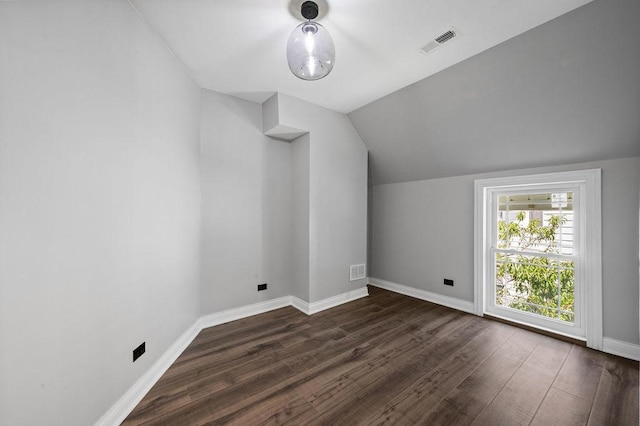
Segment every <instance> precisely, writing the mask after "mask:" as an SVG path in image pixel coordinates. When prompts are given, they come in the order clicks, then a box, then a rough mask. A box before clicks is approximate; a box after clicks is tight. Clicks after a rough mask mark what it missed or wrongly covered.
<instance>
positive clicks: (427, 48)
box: [420, 27, 460, 55]
mask: <svg viewBox="0 0 640 426" xmlns="http://www.w3.org/2000/svg"><path fill="white" fill-rule="evenodd" d="M458 36H460V31H458V30H457V29H455V28H453V27H451V28H449V29H448V30H446V31H445V32H443V33H442V34H440V35H439V36H437V37H434V38H433V40H431V41H430V42H429V43H427V44H425V45H424V46H422V47H421V48H420V53H422V54H425V55H426V54H428V53H430V52H432V51H433V50H435V49H437V48H438V47H440V46H442V45H443V44H445V43H446V42H448V41H451V40H452V39H453V38H455V37H458Z"/></svg>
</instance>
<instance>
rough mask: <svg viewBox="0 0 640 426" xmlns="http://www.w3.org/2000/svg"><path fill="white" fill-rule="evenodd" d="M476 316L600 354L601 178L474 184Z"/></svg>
mask: <svg viewBox="0 0 640 426" xmlns="http://www.w3.org/2000/svg"><path fill="white" fill-rule="evenodd" d="M475 191H476V194H475V195H476V212H475V221H476V225H475V226H476V235H475V274H476V278H475V281H476V283H475V293H476V294H475V309H476V314H478V315H484V314H489V315H493V316H497V317H500V318H503V319H507V320H510V321H514V322H518V323H522V324H526V325H529V326H532V327H536V328H540V329H544V330H547V331H552V332H554V333H558V334H562V335H566V336H570V337H573V338H577V339H582V340H586V341H587V345H588V346H590V347H593V348H596V349H601V347H602V303H601V300H602V290H601V287H602V283H601V266H600V264H601V261H600V250H601V249H600V238H601V237H600V226H601V225H600V170H582V171H576V172H562V173H551V174H542V175H531V176H517V177H507V178H497V179H483V180H477V181H476V182H475Z"/></svg>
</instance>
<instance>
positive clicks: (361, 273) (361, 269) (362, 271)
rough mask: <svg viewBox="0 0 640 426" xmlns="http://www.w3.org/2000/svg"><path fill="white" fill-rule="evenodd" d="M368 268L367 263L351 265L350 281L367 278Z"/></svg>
mask: <svg viewBox="0 0 640 426" xmlns="http://www.w3.org/2000/svg"><path fill="white" fill-rule="evenodd" d="M366 276H367V274H366V268H365V264H364V263H361V264H360V265H351V266H350V267H349V281H355V280H361V279H363V278H366Z"/></svg>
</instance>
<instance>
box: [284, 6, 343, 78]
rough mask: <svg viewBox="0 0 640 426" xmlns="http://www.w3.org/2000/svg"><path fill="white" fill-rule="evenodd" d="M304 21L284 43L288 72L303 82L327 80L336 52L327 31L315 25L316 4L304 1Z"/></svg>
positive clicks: (302, 9) (301, 9)
mask: <svg viewBox="0 0 640 426" xmlns="http://www.w3.org/2000/svg"><path fill="white" fill-rule="evenodd" d="M300 12H301V13H302V16H303V17H304V18H305V19H307V22H303V23H302V24H300V25H298V26H297V27H296V28H295V29H294V30H293V32H292V33H291V35H290V36H289V41H288V42H287V62H288V63H289V69H290V70H291V72H292V73H293V74H294V75H295V76H296V77H298V78H301V79H303V80H319V79H321V78H323V77H326V76H327V75H328V74H329V73H330V72H331V70H332V69H333V65H334V63H335V57H336V50H335V47H334V45H333V39H332V38H331V35H330V34H329V32H328V31H327V30H326V29H325V28H324V27H323V26H322V25H320V24H318V23H317V22H314V21H313V19H315V18H316V17H317V16H318V5H317V4H316V3H315V2H312V1H305V2H303V3H302V6H301V7H300Z"/></svg>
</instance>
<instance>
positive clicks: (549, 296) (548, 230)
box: [496, 211, 574, 322]
mask: <svg viewBox="0 0 640 426" xmlns="http://www.w3.org/2000/svg"><path fill="white" fill-rule="evenodd" d="M525 218H526V212H524V211H519V212H518V213H517V214H516V220H514V221H508V222H505V221H499V222H498V241H499V244H498V248H500V249H513V250H523V251H529V252H530V251H539V252H543V253H555V254H560V247H559V245H558V244H557V241H556V236H557V235H558V230H559V228H560V226H561V225H562V224H564V223H565V221H566V219H565V218H564V217H561V216H560V215H553V216H551V217H550V219H549V223H548V224H547V225H543V224H542V223H541V221H540V220H538V219H531V220H529V221H528V223H526V222H525ZM496 262H497V271H496V278H497V287H496V303H497V304H498V305H502V306H508V307H511V308H514V309H518V310H522V311H526V312H532V313H536V314H539V315H543V316H545V317H550V318H556V319H561V320H564V321H569V322H573V320H574V265H573V261H567V260H560V259H557V258H553V257H543V256H535V255H534V256H532V255H523V254H504V253H500V252H499V253H497V254H496ZM558 285H559V286H560V292H558Z"/></svg>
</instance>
